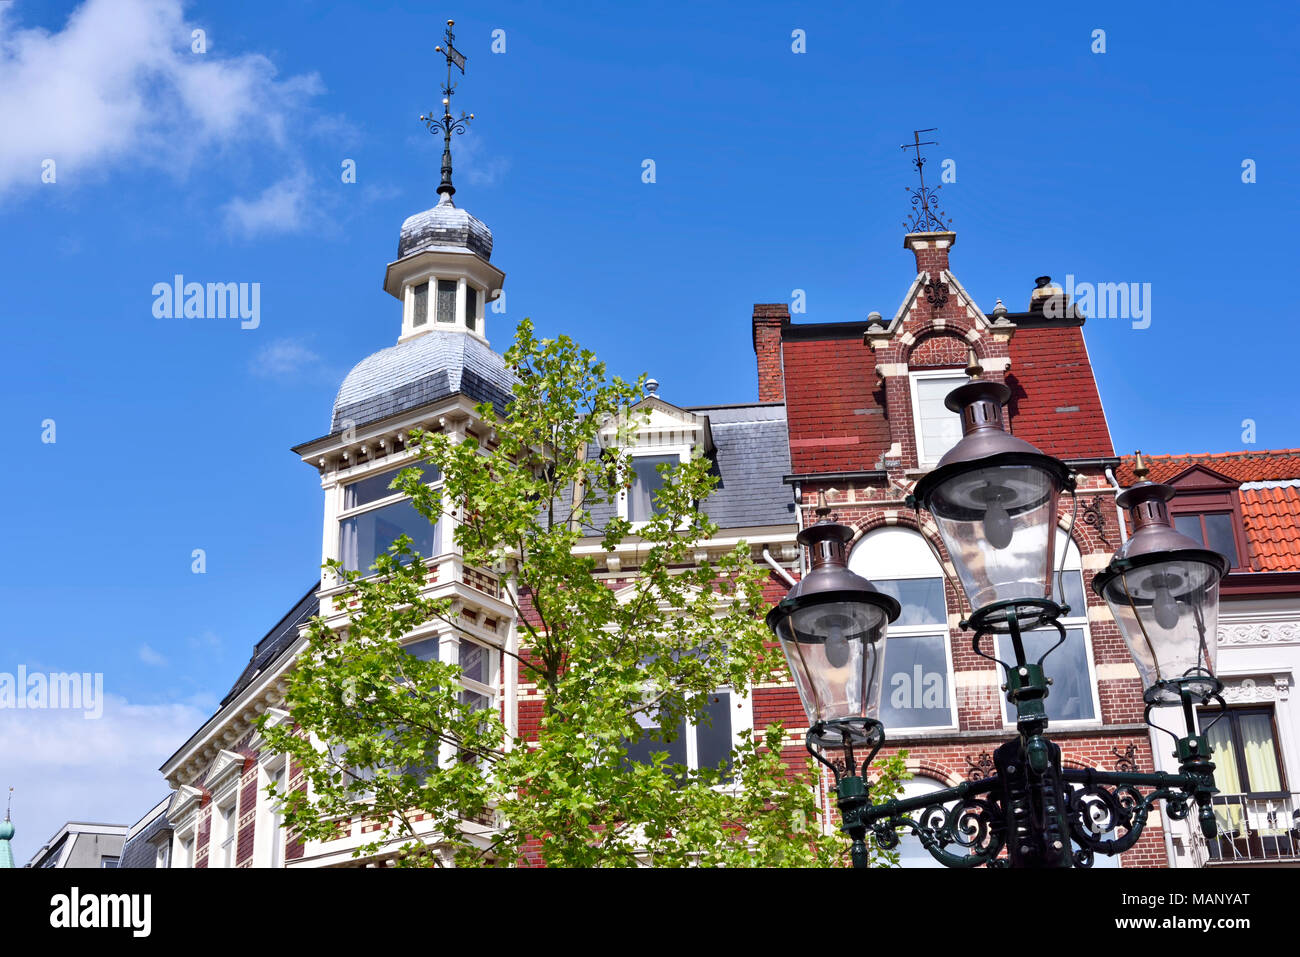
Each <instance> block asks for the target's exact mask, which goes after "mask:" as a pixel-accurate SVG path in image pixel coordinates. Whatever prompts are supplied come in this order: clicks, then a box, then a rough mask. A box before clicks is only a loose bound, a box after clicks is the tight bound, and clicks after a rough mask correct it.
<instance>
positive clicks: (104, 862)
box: [99, 857, 121, 868]
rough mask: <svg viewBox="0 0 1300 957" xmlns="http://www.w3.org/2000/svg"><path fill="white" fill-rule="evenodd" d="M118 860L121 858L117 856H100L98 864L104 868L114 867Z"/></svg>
mask: <svg viewBox="0 0 1300 957" xmlns="http://www.w3.org/2000/svg"><path fill="white" fill-rule="evenodd" d="M120 862H121V858H117V857H101V858H100V859H99V866H100V867H101V868H104V867H107V868H116V867H117V866H118V864H119V863H120Z"/></svg>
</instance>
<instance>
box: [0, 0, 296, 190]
mask: <svg viewBox="0 0 1300 957" xmlns="http://www.w3.org/2000/svg"><path fill="white" fill-rule="evenodd" d="M15 7H16V5H15V4H0V116H3V117H4V118H5V121H4V126H5V130H4V136H3V138H2V139H0V193H4V192H6V191H8V190H12V189H15V188H22V187H29V188H31V189H41V188H49V187H45V186H42V184H41V164H42V162H43V161H44V160H46V159H53V160H55V162H56V164H57V177H58V178H57V182H58V184H67V183H76V182H78V181H79V180H85V179H87V178H89V177H96V178H98V177H101V176H103V175H105V174H107V173H108V172H110V171H111V170H112V169H114V168H116V167H119V166H122V165H124V164H129V163H138V164H143V165H148V166H150V167H161V168H163V169H165V170H167V171H169V172H171V173H173V174H183V173H184V172H185V171H186V170H187V169H188V167H189V166H190V164H191V163H193V162H194V161H195V160H197V159H198V158H199V157H200V156H203V155H210V154H211V153H212V151H213V150H214V149H220V148H222V147H227V146H230V145H233V144H235V143H238V142H244V141H248V142H255V143H259V144H261V143H270V144H271V145H273V146H276V147H280V148H291V145H290V144H288V143H287V135H286V125H287V124H288V122H289V120H290V118H291V117H292V116H293V115H294V114H295V112H296V111H298V110H299V109H300V108H301V106H302V103H303V102H304V101H305V100H307V99H308V98H309V97H311V96H314V95H316V94H318V93H320V92H321V91H322V84H321V81H320V79H319V77H318V76H317V75H316V74H309V75H304V76H296V77H289V78H287V79H280V78H278V76H277V71H276V68H275V65H274V64H273V63H272V62H271V61H270V60H269V59H267V58H266V57H265V56H262V55H261V54H256V53H250V54H243V55H239V56H221V55H220V54H218V53H216V52H213V50H211V49H209V50H208V52H207V53H204V54H196V53H193V52H191V49H190V31H191V30H192V29H193V28H194V25H193V24H190V23H187V22H186V20H185V16H184V11H183V9H182V2H181V0H84V2H83V3H82V4H81V5H80V6H79V7H77V9H76V10H74V11H73V13H72V15H71V16H70V17H69V18H68V20H67V22H66V23H65V24H64V26H63V28H62V29H61V30H59V31H58V32H50V31H47V30H43V29H19V28H18V27H17V26H16V25H15V22H14V21H15V18H16V16H17V12H16V10H15Z"/></svg>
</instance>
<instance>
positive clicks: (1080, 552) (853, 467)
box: [753, 232, 1167, 867]
mask: <svg viewBox="0 0 1300 957" xmlns="http://www.w3.org/2000/svg"><path fill="white" fill-rule="evenodd" d="M955 240H956V236H955V234H954V233H951V232H934V233H913V234H909V235H908V236H906V237H905V239H904V246H905V247H906V248H907V249H908V250H909V251H910V252H911V253H912V255H913V256H914V258H915V266H916V269H915V274H914V278H913V279H912V281H911V284H910V286H908V287H907V289H906V291H905V293H904V294H903V296H902V302H901V303H900V305H899V306H898V308H897V309H896V310H895V312H894V314H893V316H892V317H891V318H889V319H884V318H883V317H882V316H881V315H880V314H879V313H875V312H873V313H872V314H871V315H870V316H869V317H868V319H867V320H866V321H865V322H828V323H793V322H791V320H790V316H789V311H788V309H787V308H786V307H785V306H784V305H772V304H759V305H756V306H755V307H754V313H753V342H754V350H755V353H756V356H757V363H758V381H759V397H760V399H761V400H763V401H769V402H784V403H785V407H786V416H787V421H788V423H789V446H790V464H791V471H790V474H789V475H787V476H786V477H785V481H786V483H787V484H789V485H790V486H791V491H792V494H793V496H794V498H795V500H796V502H797V503H798V506H799V520H800V527H802V526H803V525H806V524H808V523H810V522H812V521H814V520H815V518H814V516H813V514H812V512H813V508H814V507H815V506H816V504H817V502H818V497H819V496H820V495H822V494H825V497H826V501H827V503H828V504H829V505H831V506H832V507H833V509H834V512H835V515H836V517H837V518H838V520H839V521H841V522H844V523H845V524H848V525H850V526H852V527H853V528H854V529H855V530H856V533H857V534H856V537H855V538H854V540H853V543H852V544H851V546H850V547H851V549H852V551H851V558H850V567H852V568H853V570H854V571H857V572H858V573H859V574H864V575H866V577H868V578H870V579H871V580H872V581H873V582H875V583H876V584H877V585H878V586H881V587H882V589H883V590H887V591H890V592H891V593H892V594H894V595H895V597H897V598H899V600H900V602H901V603H902V604H903V608H904V611H903V614H902V616H900V619H899V621H898V622H896V623H895V625H894V626H891V629H890V637H889V642H888V644H887V650H886V653H885V663H884V668H885V676H886V679H885V681H886V684H885V689H884V705H883V706H882V715H881V718H882V720H883V721H884V723H885V725H886V730H887V734H888V743H887V746H886V750H885V751H884V752H883V753H886V754H887V753H890V752H892V751H896V750H898V749H900V748H901V749H906V751H907V754H908V759H907V764H908V767H909V769H910V770H911V771H912V772H913V773H914V775H915V778H914V780H913V781H912V782H909V784H908V786H907V793H908V794H909V795H910V794H920V793H924V792H925V791H926V790H937V789H938V788H941V787H947V786H951V785H953V784H956V783H958V782H959V781H961V780H964V779H966V778H971V777H983V776H985V772H986V769H987V762H988V760H989V756H990V753H991V752H992V751H993V750H994V749H995V748H996V747H997V746H998V745H999V744H1000V743H1001V742H1002V741H1004V740H1006V739H1008V738H1011V737H1013V736H1014V735H1015V730H1014V714H1008V713H1007V711H1006V707H1007V706H1006V705H1005V704H1004V702H1003V695H1002V694H1001V691H1000V685H1001V682H1002V680H1003V679H1002V676H1001V674H1000V672H999V669H998V668H997V667H996V666H995V665H994V664H993V663H992V662H990V661H988V660H987V659H985V658H982V657H979V656H977V655H976V654H975V653H974V651H973V650H972V648H971V635H970V633H969V632H965V631H962V630H961V629H960V628H959V622H960V621H961V620H962V619H963V618H964V617H965V616H966V615H968V614H969V613H970V611H971V609H970V608H968V607H966V606H965V602H964V598H963V596H962V595H961V594H960V593H959V592H958V591H957V590H956V589H954V587H953V585H952V580H953V576H952V575H951V572H952V569H951V567H950V566H949V568H948V569H947V570H948V572H949V574H948V575H945V574H944V573H943V572H944V569H942V568H941V567H940V563H939V560H938V559H937V558H936V557H935V555H936V553H937V555H938V556H942V560H943V561H944V562H945V563H946V562H947V561H948V558H947V555H946V554H945V553H944V550H943V544H942V542H941V540H940V539H939V536H938V535H937V532H936V529H935V527H934V526H933V525H932V524H931V523H929V522H928V521H927V519H926V518H925V516H924V515H922V516H921V517H920V521H919V522H918V516H917V515H916V513H915V512H913V511H912V510H911V509H909V508H908V507H907V505H906V503H905V499H906V497H907V494H908V492H909V491H910V490H911V489H912V487H913V486H914V485H915V483H916V481H917V479H918V478H920V477H921V476H922V475H924V474H925V473H926V471H928V469H929V468H931V467H932V466H933V465H934V464H935V463H936V462H937V460H938V458H939V457H940V456H941V455H942V454H943V452H945V451H947V449H948V448H950V447H951V446H952V445H953V444H954V443H955V442H956V440H957V439H958V438H959V437H960V425H959V422H958V418H957V416H955V415H953V414H952V413H950V412H948V411H947V410H946V409H944V407H943V404H942V400H943V397H944V396H945V395H946V393H947V392H948V391H950V390H951V389H952V388H954V387H956V386H957V385H959V384H961V382H963V381H965V380H966V377H967V372H966V368H967V366H968V364H969V363H970V362H971V357H972V356H973V358H974V361H975V362H976V363H977V364H978V366H979V367H980V368H979V371H978V374H979V375H981V376H982V377H983V378H986V379H992V380H996V381H999V382H1004V383H1005V384H1006V385H1007V386H1008V387H1009V388H1010V389H1011V399H1010V402H1009V403H1008V408H1007V414H1006V421H1007V425H1008V428H1009V430H1010V431H1011V432H1012V433H1013V434H1014V435H1016V436H1018V437H1020V438H1022V439H1025V440H1026V441H1028V442H1030V443H1032V444H1034V445H1036V446H1037V447H1038V448H1039V449H1041V450H1042V451H1043V452H1045V453H1047V454H1049V455H1052V456H1055V457H1057V458H1059V459H1061V460H1063V461H1065V462H1066V463H1067V464H1068V465H1069V466H1071V468H1073V469H1074V470H1075V472H1076V473H1077V476H1078V504H1077V511H1076V509H1075V507H1074V506H1073V504H1072V503H1071V501H1070V499H1069V498H1068V497H1063V499H1062V504H1061V509H1060V514H1059V516H1058V519H1059V532H1060V533H1061V534H1059V535H1058V555H1060V551H1061V550H1062V549H1064V551H1065V555H1064V559H1065V569H1066V572H1065V575H1064V576H1063V583H1064V590H1065V594H1064V596H1063V597H1064V600H1065V601H1066V603H1067V604H1068V605H1070V606H1071V611H1070V612H1069V613H1068V615H1067V617H1066V618H1064V619H1063V623H1064V624H1065V625H1066V627H1067V630H1068V633H1069V639H1068V640H1067V642H1066V644H1065V645H1063V646H1062V647H1061V648H1060V649H1058V650H1057V651H1055V652H1053V654H1052V655H1051V656H1050V657H1049V658H1048V659H1047V662H1046V667H1047V671H1048V674H1049V675H1051V676H1053V678H1054V684H1053V689H1052V695H1051V696H1050V697H1049V699H1048V713H1049V716H1050V717H1051V719H1052V727H1051V728H1050V730H1049V734H1050V735H1051V736H1052V739H1053V740H1054V741H1056V742H1057V743H1058V744H1059V745H1060V746H1061V748H1062V750H1063V759H1064V763H1065V765H1066V766H1067V767H1070V766H1074V767H1085V766H1090V767H1098V768H1105V769H1111V768H1113V767H1114V766H1115V765H1116V763H1117V762H1121V761H1123V762H1132V764H1133V765H1135V766H1136V767H1137V768H1138V769H1139V770H1144V771H1145V770H1151V769H1152V768H1153V763H1152V750H1151V743H1150V739H1149V736H1148V729H1147V726H1146V724H1145V723H1144V722H1143V719H1142V686H1141V682H1140V681H1139V678H1138V674H1137V671H1136V668H1135V667H1134V665H1133V662H1132V659H1131V658H1130V656H1129V653H1128V651H1127V650H1126V648H1125V645H1124V642H1123V640H1122V639H1121V637H1120V634H1119V632H1118V630H1117V628H1116V625H1115V622H1114V620H1113V619H1112V617H1111V615H1110V612H1109V611H1108V609H1107V608H1106V606H1105V604H1104V602H1103V601H1101V600H1100V599H1099V598H1097V597H1096V596H1095V595H1093V593H1092V590H1091V582H1092V577H1093V575H1094V573H1095V572H1097V571H1098V570H1100V569H1101V568H1103V567H1104V566H1105V564H1106V563H1107V562H1108V561H1109V559H1110V557H1111V554H1112V552H1113V551H1114V549H1115V548H1116V546H1117V545H1118V544H1119V543H1120V541H1121V537H1120V535H1121V533H1120V528H1119V525H1118V522H1119V517H1118V516H1117V513H1116V508H1115V501H1114V496H1115V493H1116V490H1117V487H1116V484H1115V478H1114V471H1113V470H1114V469H1115V467H1116V466H1118V465H1119V459H1118V458H1116V456H1115V453H1114V449H1113V448H1112V446H1111V440H1110V435H1109V430H1108V428H1107V424H1106V418H1105V414H1104V412H1103V410H1102V405H1101V400H1100V397H1099V395H1098V391H1097V385H1096V381H1095V379H1094V377H1093V372H1092V367H1091V364H1090V362H1089V359H1088V351H1087V347H1086V345H1085V343H1084V338H1083V325H1084V320H1085V317H1084V316H1082V315H1080V314H1078V312H1077V310H1075V309H1074V308H1073V307H1072V306H1071V305H1070V304H1068V303H1062V302H1060V301H1058V302H1057V303H1055V304H1054V305H1055V306H1064V308H1052V309H1046V310H1045V309H1044V304H1045V303H1047V302H1048V301H1049V299H1050V298H1052V297H1061V298H1062V299H1063V297H1064V293H1062V292H1061V290H1060V289H1059V288H1057V287H1055V286H1052V285H1051V284H1050V280H1049V279H1048V277H1041V278H1040V279H1039V280H1038V281H1037V286H1036V288H1034V289H1033V291H1032V293H1031V294H1030V297H1029V303H1028V307H1027V308H1026V310H1025V311H1024V312H1019V313H1012V312H1009V311H1008V310H1007V309H1006V307H1005V306H1003V304H1002V302H1001V300H998V302H997V304H996V306H995V307H994V308H993V309H992V310H991V311H990V312H989V313H987V314H986V313H985V312H984V311H983V310H982V309H981V308H980V307H979V306H978V305H977V304H976V303H975V302H974V301H973V300H972V299H971V297H970V296H969V294H968V293H967V292H966V290H965V289H964V288H963V287H962V285H961V283H960V282H959V281H958V279H957V278H956V276H955V275H954V274H953V273H952V271H951V270H950V266H949V254H950V252H951V250H952V248H953V246H954V243H955ZM900 285H901V283H900ZM1054 316H1061V317H1062V318H1053V317H1054ZM774 579H775V576H774ZM783 589H784V586H783V585H780V584H778V583H777V582H776V581H775V580H774V582H773V590H774V597H775V595H779V594H780V593H781V592H782V591H783ZM1044 647H1046V646H1044ZM891 658H892V660H891ZM777 719H780V720H782V721H784V722H785V723H786V725H787V728H788V729H789V730H790V731H791V740H790V744H789V748H788V755H789V758H790V760H792V761H798V760H802V734H803V731H804V730H805V729H806V727H807V723H808V722H807V719H806V718H805V717H804V714H803V710H802V708H801V707H800V705H799V701H798V698H797V696H796V694H795V692H794V690H793V688H791V687H784V686H783V687H774V688H766V689H761V690H759V691H757V692H756V693H755V696H754V722H755V724H756V725H760V726H761V725H762V724H764V723H766V722H768V721H772V720H777ZM834 821H835V813H834V812H833V811H828V820H827V823H828V824H833V823H834ZM904 850H905V854H904V857H905V859H906V860H908V861H915V862H916V863H924V862H925V860H924V857H925V855H924V851H922V850H921V849H920V848H919V845H915V844H913V845H911V846H910V847H909V846H908V845H906V844H905V846H904ZM1106 863H1112V864H1113V859H1110V860H1109V861H1107V860H1106V859H1099V860H1098V864H1099V865H1103V866H1104V865H1105V864H1106ZM1166 863H1167V855H1166V849H1165V843H1164V838H1163V834H1162V821H1161V819H1160V816H1159V815H1158V814H1153V815H1152V818H1151V820H1150V821H1149V823H1148V827H1147V829H1146V832H1145V833H1144V834H1143V836H1142V838H1141V839H1140V840H1139V842H1138V843H1137V845H1136V846H1135V847H1134V848H1133V849H1132V850H1130V851H1129V852H1128V853H1127V854H1125V855H1124V857H1123V866H1126V867H1128V866H1162V865H1165V864H1166Z"/></svg>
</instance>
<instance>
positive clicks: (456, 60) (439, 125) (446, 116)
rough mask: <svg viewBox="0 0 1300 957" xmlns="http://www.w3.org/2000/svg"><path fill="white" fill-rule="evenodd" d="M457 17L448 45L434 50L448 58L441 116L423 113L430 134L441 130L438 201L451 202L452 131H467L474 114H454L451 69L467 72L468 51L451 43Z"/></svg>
mask: <svg viewBox="0 0 1300 957" xmlns="http://www.w3.org/2000/svg"><path fill="white" fill-rule="evenodd" d="M455 24H456V21H455V20H448V21H447V35H446V38H445V41H446V44H447V46H446V47H445V48H444V47H442V46H436V47H434V48H433V49H434V52H435V53H441V54H443V55H444V56H446V57H447V82H446V84H445V85H444V86H443V88H442V116H438V117H435V116H434V115H433V114H432V113H428V114H424V113H421V114H420V119H421V120H422V121H423V122H424V125H425V126H427V127H428V128H429V132H430V133H434V134H437V133H438V132H441V133H442V182H440V183H439V184H438V193H439V194H440V198H439V200H438V204H439V205H442V204H443V203H451V197H452V194H453V193H455V192H456V187H455V186H453V185H451V134H452V133H464V132H465V130H466V129H467V128H468V124H469V121H470V120H472V119H474V114H473V113H464V112H462V113H461V114H460V116H459V117H453V116H452V115H451V98H452V96H454V95H455V93H456V84H454V83H452V82H451V68H452V67H453V66H454V67H456V68H457V69H459V70H460V73H461V76H464V75H465V54H463V53H461V52H460V51H459V50H457V49H456V47H455V46H454V45H453V44H452V41H453V40H455V39H456V35H455V34H454V33H452V32H451V28H452V27H453V26H455Z"/></svg>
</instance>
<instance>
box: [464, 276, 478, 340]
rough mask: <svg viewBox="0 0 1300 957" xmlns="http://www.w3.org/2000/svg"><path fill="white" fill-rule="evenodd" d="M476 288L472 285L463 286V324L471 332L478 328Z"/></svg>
mask: <svg viewBox="0 0 1300 957" xmlns="http://www.w3.org/2000/svg"><path fill="white" fill-rule="evenodd" d="M478 319H479V312H478V290H477V289H475V288H474V287H473V286H466V287H465V325H466V326H467V327H468V328H469V329H470V331H471V332H474V331H477V330H478Z"/></svg>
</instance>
